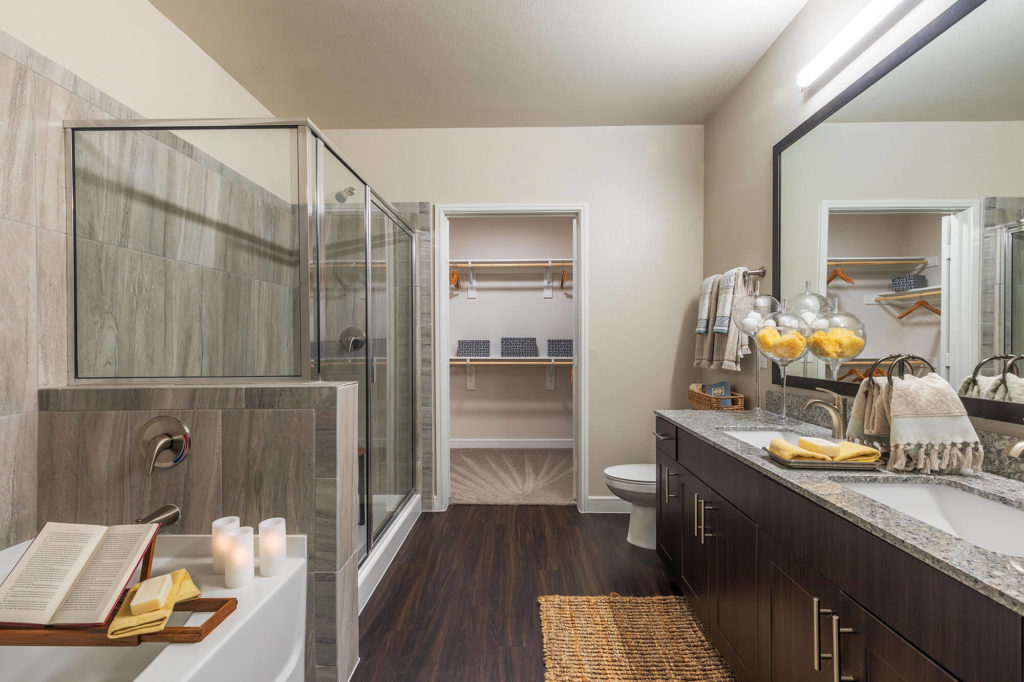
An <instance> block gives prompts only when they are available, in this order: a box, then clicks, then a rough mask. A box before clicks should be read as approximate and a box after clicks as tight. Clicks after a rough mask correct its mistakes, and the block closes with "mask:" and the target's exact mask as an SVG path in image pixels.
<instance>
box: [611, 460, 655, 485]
mask: <svg viewBox="0 0 1024 682" xmlns="http://www.w3.org/2000/svg"><path fill="white" fill-rule="evenodd" d="M604 475H605V477H607V478H610V479H611V480H613V481H620V482H622V483H633V484H635V485H643V484H645V483H646V484H649V485H655V484H656V483H657V481H658V469H657V467H656V466H655V465H653V464H618V465H616V466H612V467H608V468H607V469H605V470H604Z"/></svg>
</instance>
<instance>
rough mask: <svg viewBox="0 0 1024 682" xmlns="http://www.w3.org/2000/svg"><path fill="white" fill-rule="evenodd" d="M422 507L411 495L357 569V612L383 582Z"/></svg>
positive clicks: (418, 498) (419, 501)
mask: <svg viewBox="0 0 1024 682" xmlns="http://www.w3.org/2000/svg"><path fill="white" fill-rule="evenodd" d="M422 506H423V502H422V499H421V498H420V496H419V495H418V494H417V495H413V496H412V497H410V498H409V499H408V500H406V502H405V504H404V505H403V506H402V508H401V509H400V510H399V511H398V515H397V516H395V518H394V519H393V520H392V521H391V525H389V526H388V529H387V530H386V531H384V535H382V536H381V537H380V539H379V540H377V546H376V547H374V548H373V551H372V552H371V553H370V556H368V557H366V561H364V562H363V565H362V566H360V567H359V612H360V613H362V611H363V607H364V606H366V602H368V601H370V597H371V596H373V591H374V590H376V589H377V585H379V584H380V581H381V580H383V578H384V574H385V573H387V571H388V567H389V566H391V562H392V561H394V559H395V555H397V554H398V550H399V549H401V548H402V544H403V543H404V542H405V539H406V538H407V537H409V533H410V532H411V531H412V527H413V525H414V524H415V523H416V519H418V518H419V517H420V512H421V508H422Z"/></svg>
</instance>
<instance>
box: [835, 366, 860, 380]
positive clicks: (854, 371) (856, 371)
mask: <svg viewBox="0 0 1024 682" xmlns="http://www.w3.org/2000/svg"><path fill="white" fill-rule="evenodd" d="M851 374H852V375H853V376H854V377H855V379H856V380H857V381H864V373H863V372H861V371H860V370H859V369H857V368H856V367H851V368H850V371H849V372H847V373H846V374H844V375H843V376H841V377H839V379H838V381H846V378H847V377H848V376H850V375H851Z"/></svg>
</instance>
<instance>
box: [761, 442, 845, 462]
mask: <svg viewBox="0 0 1024 682" xmlns="http://www.w3.org/2000/svg"><path fill="white" fill-rule="evenodd" d="M768 451H769V452H771V453H773V454H776V455H778V456H779V457H781V458H783V459H820V460H823V461H826V462H828V461H831V458H830V457H829V456H828V455H822V454H819V453H817V452H811V451H810V450H805V449H804V448H802V447H800V446H799V445H793V444H792V443H790V442H789V441H786V440H782V439H781V438H773V439H772V442H771V443H769V444H768Z"/></svg>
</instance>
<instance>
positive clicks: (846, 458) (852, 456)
mask: <svg viewBox="0 0 1024 682" xmlns="http://www.w3.org/2000/svg"><path fill="white" fill-rule="evenodd" d="M881 457H882V454H881V453H880V452H878V450H876V449H875V448H871V447H868V446H867V445H861V444H859V443H851V442H850V441H848V440H844V441H842V442H840V443H839V454H838V455H837V456H835V457H833V458H832V461H833V462H877V461H878V460H879V459H881Z"/></svg>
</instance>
